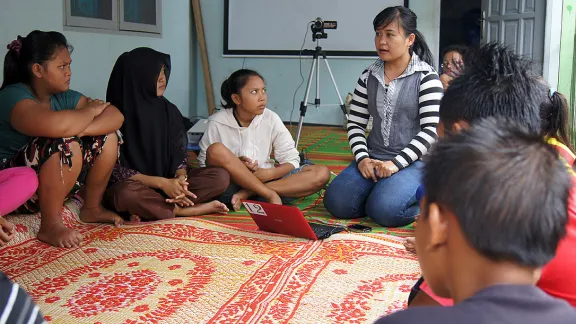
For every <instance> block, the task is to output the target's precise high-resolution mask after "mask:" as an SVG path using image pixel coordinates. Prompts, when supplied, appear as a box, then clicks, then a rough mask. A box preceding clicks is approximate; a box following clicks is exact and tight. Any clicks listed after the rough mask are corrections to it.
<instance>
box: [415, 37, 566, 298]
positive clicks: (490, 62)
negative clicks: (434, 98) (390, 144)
mask: <svg viewBox="0 0 576 324" xmlns="http://www.w3.org/2000/svg"><path fill="white" fill-rule="evenodd" d="M466 62H474V64H468V65H466V67H465V68H464V70H463V71H462V73H461V74H460V75H459V77H458V78H456V79H454V81H453V82H452V83H451V84H450V87H449V89H448V90H447V91H446V93H445V94H444V97H443V99H442V104H441V106H440V123H439V124H438V135H439V137H444V136H446V135H450V134H452V133H457V132H459V131H460V130H462V129H464V128H467V127H468V126H469V125H473V124H474V123H475V122H477V121H478V120H480V119H482V118H485V117H490V116H493V117H497V118H502V119H508V120H515V121H517V122H519V123H521V124H522V125H524V127H525V128H526V130H527V131H529V132H531V133H533V134H535V135H539V134H542V131H541V129H542V128H541V127H542V126H541V119H540V106H541V104H542V103H545V102H546V101H550V97H549V89H548V88H547V86H546V85H545V84H544V83H543V82H542V81H540V80H538V78H537V77H536V76H534V75H533V74H532V73H531V72H530V63H529V62H527V61H526V60H523V59H521V58H520V57H519V56H518V55H516V54H514V53H513V52H512V51H511V50H510V49H508V48H506V47H505V46H502V45H498V44H487V45H484V46H482V47H480V48H478V49H475V50H472V51H469V52H468V53H467V55H466ZM566 177H567V178H573V177H574V176H573V173H571V172H568V169H567V172H566ZM571 196H572V197H571V198H570V200H569V205H568V206H569V209H568V215H569V219H570V220H569V223H568V226H567V232H568V233H567V236H566V238H565V239H564V240H562V242H561V243H560V248H559V249H558V251H557V255H556V257H555V258H554V259H553V260H552V261H551V262H550V264H548V265H547V266H546V267H545V268H544V269H543V272H542V277H541V279H540V280H539V281H538V283H537V285H538V287H539V288H541V289H542V290H544V291H545V292H547V293H548V294H550V295H552V296H555V297H558V298H562V299H564V300H566V301H568V302H569V303H571V304H572V305H573V306H575V307H576V276H574V275H573V274H572V271H573V270H571V269H574V268H575V267H576V205H575V203H576V191H573V192H572V194H571ZM413 245H414V243H413V239H408V240H407V242H406V246H407V248H408V249H409V250H411V249H413V248H414V247H413ZM409 303H410V306H432V305H443V306H449V305H452V303H453V302H452V300H446V299H442V298H439V297H438V296H436V295H435V294H434V293H433V292H432V291H431V290H430V287H429V286H428V285H427V283H426V282H424V283H422V281H421V280H420V281H419V282H418V283H417V284H416V285H415V287H414V289H413V293H412V294H411V298H410V299H409Z"/></svg>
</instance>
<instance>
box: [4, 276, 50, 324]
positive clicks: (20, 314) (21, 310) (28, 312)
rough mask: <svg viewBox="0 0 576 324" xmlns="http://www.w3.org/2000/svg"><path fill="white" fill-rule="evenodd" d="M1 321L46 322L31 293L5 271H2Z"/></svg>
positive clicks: (16, 323) (18, 322)
mask: <svg viewBox="0 0 576 324" xmlns="http://www.w3.org/2000/svg"><path fill="white" fill-rule="evenodd" d="M0 323H14V324H24V323H32V324H36V323H45V322H44V317H43V316H42V313H41V312H40V309H39V308H38V306H37V305H36V304H35V303H34V301H32V298H30V295H28V293H26V291H24V289H22V287H20V286H19V285H18V284H16V283H12V282H11V281H10V280H9V279H8V278H6V276H5V275H4V274H3V273H0Z"/></svg>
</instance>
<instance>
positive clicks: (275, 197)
mask: <svg viewBox="0 0 576 324" xmlns="http://www.w3.org/2000/svg"><path fill="white" fill-rule="evenodd" d="M270 191H271V193H270V195H269V196H268V197H264V199H266V201H268V202H269V203H271V204H276V205H282V199H281V198H280V196H278V194H277V193H276V191H274V190H270Z"/></svg>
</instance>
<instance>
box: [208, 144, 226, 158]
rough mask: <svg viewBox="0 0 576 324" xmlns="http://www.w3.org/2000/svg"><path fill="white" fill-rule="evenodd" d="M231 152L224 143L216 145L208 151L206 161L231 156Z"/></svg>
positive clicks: (211, 146)
mask: <svg viewBox="0 0 576 324" xmlns="http://www.w3.org/2000/svg"><path fill="white" fill-rule="evenodd" d="M231 153H232V152H230V150H229V149H228V148H227V147H226V146H225V145H224V144H222V143H214V144H212V145H210V146H209V147H208V149H207V150H206V159H208V160H214V159H221V158H222V157H224V156H226V155H229V154H231Z"/></svg>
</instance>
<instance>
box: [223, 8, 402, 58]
mask: <svg viewBox="0 0 576 324" xmlns="http://www.w3.org/2000/svg"><path fill="white" fill-rule="evenodd" d="M215 1H216V0H215ZM402 5H403V6H406V7H407V6H408V0H224V24H225V26H224V53H223V54H224V56H268V55H269V56H298V55H300V49H301V48H302V45H303V43H304V35H305V34H306V32H307V31H308V34H307V35H306V40H305V43H304V47H303V48H304V49H314V48H315V47H316V43H315V42H313V41H312V35H311V31H310V27H309V26H310V25H309V22H310V21H312V20H315V19H316V18H317V17H320V18H322V19H323V20H336V21H337V22H338V28H337V29H327V30H326V33H327V34H328V38H327V39H321V40H320V46H322V48H323V49H324V51H326V53H327V55H329V56H352V57H353V56H376V53H375V51H374V28H373V26H372V20H373V19H374V17H375V16H376V15H377V14H378V13H379V12H380V11H382V10H383V9H384V8H386V7H390V6H402Z"/></svg>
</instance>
